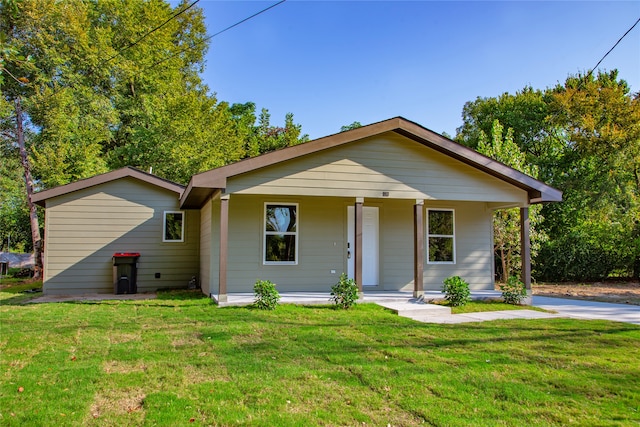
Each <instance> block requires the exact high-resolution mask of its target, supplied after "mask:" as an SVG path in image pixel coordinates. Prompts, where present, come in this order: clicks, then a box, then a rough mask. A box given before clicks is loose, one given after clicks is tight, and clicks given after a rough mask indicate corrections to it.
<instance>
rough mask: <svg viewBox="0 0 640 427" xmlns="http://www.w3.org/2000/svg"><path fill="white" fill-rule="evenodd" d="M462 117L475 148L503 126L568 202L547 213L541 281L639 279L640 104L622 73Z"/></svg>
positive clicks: (481, 106) (477, 106)
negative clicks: (493, 127) (491, 126)
mask: <svg viewBox="0 0 640 427" xmlns="http://www.w3.org/2000/svg"><path fill="white" fill-rule="evenodd" d="M463 117H464V124H463V126H462V127H461V128H459V129H458V135H457V136H456V139H457V140H458V141H461V142H462V143H464V144H466V145H468V146H471V147H476V146H477V145H478V143H479V141H480V135H481V134H482V133H483V132H484V133H485V134H488V133H487V130H486V129H487V126H488V123H491V121H492V120H495V119H499V120H500V123H501V124H503V125H505V127H507V128H509V129H513V140H514V142H515V143H516V144H517V145H518V146H519V147H520V149H521V151H523V152H525V154H526V161H527V163H530V164H532V165H535V166H537V168H538V170H539V177H540V179H542V180H543V181H545V182H547V183H549V184H551V185H553V186H555V187H557V188H558V189H560V190H562V191H563V193H564V196H563V198H564V201H563V203H556V204H549V205H545V206H544V207H543V209H542V216H543V217H544V218H545V220H544V222H543V223H542V224H541V225H540V230H541V231H544V232H545V233H546V234H547V235H548V236H549V239H548V240H546V241H543V242H542V245H541V248H540V251H539V252H538V255H537V256H536V257H535V263H534V269H535V271H536V274H537V275H538V277H540V278H543V279H553V280H588V279H603V278H606V277H609V276H611V275H617V276H621V275H622V276H624V275H634V276H635V277H637V276H639V275H640V225H639V224H640V214H639V200H638V193H639V191H640V179H639V177H640V173H639V172H640V163H639V162H640V99H639V95H638V94H631V93H630V91H629V87H628V85H627V84H626V82H625V81H624V80H621V79H619V77H618V73H617V71H615V70H614V71H611V72H597V73H596V74H595V75H594V74H592V73H589V74H587V75H577V76H570V77H569V78H567V79H566V81H565V82H564V84H559V85H557V86H556V87H553V88H548V89H546V90H544V91H540V90H533V89H532V88H525V89H524V90H522V91H519V92H517V93H516V94H515V95H511V94H503V95H501V96H500V97H498V98H478V99H476V100H475V101H473V102H470V103H467V104H465V108H464V112H463Z"/></svg>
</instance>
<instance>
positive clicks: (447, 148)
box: [180, 117, 562, 209]
mask: <svg viewBox="0 0 640 427" xmlns="http://www.w3.org/2000/svg"><path fill="white" fill-rule="evenodd" d="M386 132H395V133H397V134H399V135H402V136H404V137H406V138H409V139H411V140H413V141H415V142H418V143H420V144H422V145H424V146H426V147H429V148H431V149H434V150H436V151H438V152H440V153H442V154H445V155H447V156H449V157H452V158H454V159H456V160H459V161H461V162H463V163H465V164H467V165H469V166H472V167H474V168H476V169H478V170H481V171H483V172H485V173H487V174H489V175H491V176H493V177H495V178H498V179H500V180H502V181H505V182H507V183H509V184H511V185H514V186H516V187H518V188H520V189H522V190H525V191H526V192H527V194H528V198H529V203H541V202H559V201H562V192H561V191H560V190H557V189H555V188H553V187H550V186H548V185H546V184H545V183H543V182H541V181H538V180H536V179H534V178H532V177H530V176H528V175H526V174H524V173H522V172H519V171H517V170H515V169H513V168H511V167H509V166H506V165H505V164H503V163H500V162H498V161H496V160H493V159H491V158H489V157H486V156H484V155H482V154H480V153H478V152H477V151H474V150H472V149H470V148H468V147H465V146H463V145H461V144H458V143H457V142H455V141H452V140H450V139H449V138H445V137H444V136H442V135H440V134H438V133H435V132H433V131H431V130H429V129H427V128H425V127H422V126H420V125H419V124H417V123H414V122H412V121H409V120H407V119H405V118H403V117H395V118H392V119H388V120H384V121H382V122H378V123H374V124H371V125H368V126H363V127H360V128H356V129H352V130H349V131H346V132H341V133H337V134H334V135H330V136H326V137H324V138H319V139H315V140H313V141H309V142H306V143H304V144H300V145H295V146H292V147H287V148H284V149H282V150H277V151H273V152H271V153H267V154H263V155H261V156H257V157H252V158H249V159H245V160H242V161H240V162H237V163H232V164H230V165H227V166H222V167H220V168H217V169H212V170H209V171H207V172H202V173H199V174H197V175H194V176H192V177H191V180H190V181H189V184H188V185H187V188H186V189H185V191H184V192H183V193H182V196H181V198H180V206H181V207H182V208H185V209H189V208H199V207H200V206H202V204H204V202H206V200H207V199H208V198H209V197H210V196H211V195H213V194H214V193H215V192H216V191H220V192H224V190H225V188H226V186H227V179H228V178H230V177H233V176H236V175H240V174H243V173H247V172H251V171H254V170H257V169H260V168H263V167H267V166H271V165H275V164H277V163H281V162H285V161H287V160H292V159H295V158H298V157H301V156H305V155H309V154H313V153H317V152H319V151H322V150H326V149H329V148H334V147H338V146H341V145H344V144H348V143H350V142H354V141H358V140H361V139H364V138H368V137H372V136H375V135H380V134H382V133H386Z"/></svg>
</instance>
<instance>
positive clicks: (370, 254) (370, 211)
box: [347, 206, 380, 286]
mask: <svg viewBox="0 0 640 427" xmlns="http://www.w3.org/2000/svg"><path fill="white" fill-rule="evenodd" d="M379 218H380V217H379V213H378V208H377V207H376V206H363V207H362V286H378V285H379V283H380V273H379V266H378V264H379V257H380V250H379V246H380V231H379ZM347 224H348V226H347V236H348V237H347V275H348V276H349V278H350V279H353V278H355V271H356V269H355V265H356V262H355V252H354V249H355V241H356V220H355V208H354V207H353V206H347Z"/></svg>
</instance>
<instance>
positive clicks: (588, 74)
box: [551, 18, 640, 119]
mask: <svg viewBox="0 0 640 427" xmlns="http://www.w3.org/2000/svg"><path fill="white" fill-rule="evenodd" d="M639 22H640V18H638V19H637V20H636V22H635V23H634V24H633V25H632V26H631V27H630V28H629V29H628V30H627V31H626V32H625V33H624V34H623V35H622V36H621V37H620V38H619V39H618V41H617V42H615V44H614V45H613V46H612V47H611V49H609V50H608V51H607V53H605V54H604V55H603V56H602V58H600V60H599V61H598V63H597V64H596V65H595V66H594V67H593V68H591V69H590V70H589V72H588V73H587V74H586V75H585V76H584V79H579V80H578V85H577V86H576V89H575V90H574V91H573V92H571V95H570V96H569V99H568V100H567V104H569V103H570V102H571V100H572V99H573V97H574V95H575V94H576V93H577V92H578V90H580V87H581V86H582V85H583V84H586V83H587V80H588V79H589V77H591V75H593V72H594V71H595V69H596V68H598V66H599V65H600V64H601V63H602V61H604V59H605V58H606V57H607V56H609V54H610V53H611V52H613V49H615V48H616V47H617V46H618V44H620V42H621V41H622V40H623V39H624V38H625V37H626V36H627V34H629V33H630V32H631V30H633V29H634V28H635V27H636V25H638V23H639ZM583 82H584V83H583ZM559 115H560V111H556V112H555V113H554V114H553V115H552V116H551V119H556V118H557V117H558V116H559Z"/></svg>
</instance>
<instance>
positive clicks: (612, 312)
mask: <svg viewBox="0 0 640 427" xmlns="http://www.w3.org/2000/svg"><path fill="white" fill-rule="evenodd" d="M533 305H534V306H535V307H540V308H544V309H545V310H553V311H555V312H557V313H558V314H560V315H562V316H563V317H571V318H574V319H590V320H612V321H614V322H626V323H633V324H635V325H640V305H631V304H612V303H607V302H598V301H586V300H578V299H567V298H552V297H541V296H535V295H534V297H533Z"/></svg>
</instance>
